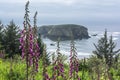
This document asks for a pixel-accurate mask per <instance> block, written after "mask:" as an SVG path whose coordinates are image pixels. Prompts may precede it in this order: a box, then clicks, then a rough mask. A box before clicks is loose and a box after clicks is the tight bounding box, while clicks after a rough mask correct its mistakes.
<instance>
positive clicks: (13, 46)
mask: <svg viewBox="0 0 120 80" xmlns="http://www.w3.org/2000/svg"><path fill="white" fill-rule="evenodd" d="M19 37H20V34H19V28H18V27H17V26H16V25H15V23H14V22H13V21H11V22H10V24H9V25H8V26H7V27H5V29H4V35H3V42H2V44H3V47H4V49H5V52H6V54H7V57H13V56H14V54H18V53H19Z"/></svg>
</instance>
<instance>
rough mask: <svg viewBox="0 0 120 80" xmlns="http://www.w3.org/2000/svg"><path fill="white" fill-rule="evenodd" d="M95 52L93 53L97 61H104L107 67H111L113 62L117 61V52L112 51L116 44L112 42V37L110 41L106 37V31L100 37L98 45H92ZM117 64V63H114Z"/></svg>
mask: <svg viewBox="0 0 120 80" xmlns="http://www.w3.org/2000/svg"><path fill="white" fill-rule="evenodd" d="M94 46H95V48H96V50H95V51H93V53H94V54H95V55H96V56H97V58H99V59H105V62H106V64H107V65H108V67H109V68H110V67H112V65H113V63H114V62H115V61H114V60H117V59H115V58H117V56H118V54H119V51H120V49H119V50H116V51H114V49H115V47H116V44H115V43H114V42H113V39H112V36H111V37H110V39H108V37H107V31H105V33H104V37H102V38H101V39H100V40H99V41H98V44H97V45H96V44H94ZM116 62H117V61H116Z"/></svg>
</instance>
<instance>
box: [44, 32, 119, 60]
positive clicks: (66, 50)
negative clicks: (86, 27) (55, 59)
mask: <svg viewBox="0 0 120 80" xmlns="http://www.w3.org/2000/svg"><path fill="white" fill-rule="evenodd" d="M88 32H89V36H90V37H91V38H89V39H82V40H74V41H75V47H76V51H77V54H78V57H79V58H81V59H82V58H84V57H89V56H91V55H93V53H92V51H94V50H95V47H94V45H93V43H95V44H97V42H98V40H99V39H100V38H101V37H103V35H104V31H101V30H93V31H88ZM94 34H97V35H96V36H92V35H94ZM107 34H108V37H109V36H111V35H112V36H113V41H114V42H115V43H116V44H117V45H116V48H115V50H117V49H120V32H119V31H115V30H114V31H108V32H107ZM43 42H44V43H45V44H46V48H47V52H48V53H50V54H52V53H54V52H55V51H56V49H57V42H54V41H51V40H49V39H48V38H43ZM51 44H54V45H51ZM60 52H61V53H62V54H64V55H66V56H69V55H70V41H61V42H60Z"/></svg>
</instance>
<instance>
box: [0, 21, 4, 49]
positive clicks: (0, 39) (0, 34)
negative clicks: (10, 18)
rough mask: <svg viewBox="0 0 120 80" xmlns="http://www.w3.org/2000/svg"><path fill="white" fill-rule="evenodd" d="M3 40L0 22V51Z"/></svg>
mask: <svg viewBox="0 0 120 80" xmlns="http://www.w3.org/2000/svg"><path fill="white" fill-rule="evenodd" d="M2 38H3V24H2V22H1V21H0V50H2V40H3V39H2Z"/></svg>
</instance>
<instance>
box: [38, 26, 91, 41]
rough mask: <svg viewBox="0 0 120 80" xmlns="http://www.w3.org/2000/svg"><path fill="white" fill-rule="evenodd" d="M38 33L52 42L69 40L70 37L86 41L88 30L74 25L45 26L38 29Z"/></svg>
mask: <svg viewBox="0 0 120 80" xmlns="http://www.w3.org/2000/svg"><path fill="white" fill-rule="evenodd" d="M38 33H39V34H41V35H43V36H44V37H47V38H49V39H51V40H53V41H57V40H58V38H60V40H71V36H73V38H74V39H80V40H81V39H88V38H90V37H89V35H88V29H87V28H86V27H84V26H81V25H75V24H63V25H47V26H41V27H38Z"/></svg>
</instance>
